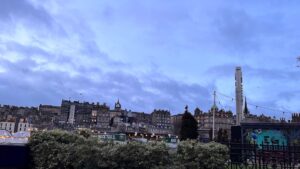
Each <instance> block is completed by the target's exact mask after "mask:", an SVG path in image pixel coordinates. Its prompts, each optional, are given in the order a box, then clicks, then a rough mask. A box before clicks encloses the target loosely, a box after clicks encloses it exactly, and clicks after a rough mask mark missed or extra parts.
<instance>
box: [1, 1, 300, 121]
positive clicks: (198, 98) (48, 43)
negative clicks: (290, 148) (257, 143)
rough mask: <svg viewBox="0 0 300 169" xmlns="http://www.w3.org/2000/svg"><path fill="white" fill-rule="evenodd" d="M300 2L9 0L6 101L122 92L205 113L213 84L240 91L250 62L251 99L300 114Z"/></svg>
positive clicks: (126, 103) (108, 97) (4, 10)
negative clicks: (237, 74)
mask: <svg viewBox="0 0 300 169" xmlns="http://www.w3.org/2000/svg"><path fill="white" fill-rule="evenodd" d="M299 3H300V2H299V1H288V2H286V1H279V0H272V1H248V2H245V1H234V0H233V1H221V0H220V1H218V0H215V1H209V2H208V1H199V0H197V1H196V0H195V1H193V0H191V1H179V0H172V1H171V0H144V1H138V0H120V1H111V0H97V1H96V0H94V1H92V0H87V1H81V0H64V1H59V0H51V1H50V0H45V1H38V0H24V1H19V0H2V1H1V5H0V94H1V95H0V103H1V104H14V105H25V106H37V105H39V104H40V103H42V104H54V105H59V104H60V102H61V99H69V98H71V99H72V100H81V101H82V100H86V101H90V102H101V103H103V102H106V103H108V104H109V105H111V106H113V104H114V102H115V101H116V100H117V99H118V98H120V101H121V103H122V104H123V107H124V108H127V109H131V110H136V111H145V112H151V111H152V110H153V109H155V108H156V109H159V108H161V109H168V110H170V111H171V112H172V113H173V114H176V113H180V112H182V111H183V110H184V106H185V105H186V104H187V105H189V107H190V109H191V110H193V109H194V108H195V107H196V106H198V107H200V108H201V109H202V110H205V111H206V110H208V109H209V108H210V107H211V105H212V93H213V91H214V90H217V91H219V92H220V93H223V94H225V95H228V96H231V97H234V70H235V67H236V66H242V70H243V75H244V94H245V96H246V97H247V100H248V102H249V103H251V104H255V105H261V106H266V107H271V108H274V109H278V111H270V110H266V109H261V108H256V107H255V106H249V109H250V110H251V111H252V112H254V113H256V114H260V113H264V114H267V115H271V116H278V117H280V116H282V111H286V112H287V113H288V112H294V111H300V108H299V106H298V105H299V99H300V87H299V84H300V68H297V67H296V66H297V61H296V57H297V56H299V55H300V38H299V37H300V29H299V26H300V25H299V22H298V19H299V17H300V12H299V10H298V9H297V7H298V6H299V5H300V4H299ZM217 102H218V106H219V107H220V108H225V109H231V110H233V111H234V112H235V106H234V105H235V104H234V102H232V100H231V99H228V98H226V97H223V96H221V95H218V97H217ZM285 116H287V117H288V115H287V114H286V115H285Z"/></svg>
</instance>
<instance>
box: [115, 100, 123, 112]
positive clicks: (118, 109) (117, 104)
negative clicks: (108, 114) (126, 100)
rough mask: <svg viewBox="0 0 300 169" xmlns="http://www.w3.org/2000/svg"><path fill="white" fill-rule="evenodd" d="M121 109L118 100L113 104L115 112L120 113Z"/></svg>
mask: <svg viewBox="0 0 300 169" xmlns="http://www.w3.org/2000/svg"><path fill="white" fill-rule="evenodd" d="M121 108H122V106H121V103H120V100H119V99H118V101H117V102H116V103H115V110H117V111H120V110H121Z"/></svg>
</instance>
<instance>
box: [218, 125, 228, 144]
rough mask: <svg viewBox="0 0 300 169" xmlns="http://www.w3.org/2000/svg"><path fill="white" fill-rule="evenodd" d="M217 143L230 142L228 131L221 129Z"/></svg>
mask: <svg viewBox="0 0 300 169" xmlns="http://www.w3.org/2000/svg"><path fill="white" fill-rule="evenodd" d="M216 141H217V142H219V143H227V142H228V133H227V130H226V129H222V128H220V129H219V130H218V135H217V140H216Z"/></svg>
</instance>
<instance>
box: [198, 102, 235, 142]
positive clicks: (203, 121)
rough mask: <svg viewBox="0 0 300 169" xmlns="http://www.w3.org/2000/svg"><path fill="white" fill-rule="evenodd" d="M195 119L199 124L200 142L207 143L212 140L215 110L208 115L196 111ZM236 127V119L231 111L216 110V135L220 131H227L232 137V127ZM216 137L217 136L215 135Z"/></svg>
mask: <svg viewBox="0 0 300 169" xmlns="http://www.w3.org/2000/svg"><path fill="white" fill-rule="evenodd" d="M194 117H195V119H196V120H197V122H198V132H199V138H200V140H203V141H207V140H209V139H210V137H211V136H210V135H211V133H210V132H211V131H212V128H213V110H212V109H211V110H209V111H208V112H207V113H205V112H202V111H199V110H197V109H196V110H195V114H194ZM233 125H234V117H233V114H232V112H231V111H225V110H223V109H220V110H219V109H218V108H216V113H215V133H217V132H218V131H219V130H220V129H223V130H226V131H227V133H228V136H230V133H231V132H230V131H231V126H233ZM215 136H216V135H215Z"/></svg>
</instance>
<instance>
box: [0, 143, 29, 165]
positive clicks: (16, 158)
mask: <svg viewBox="0 0 300 169" xmlns="http://www.w3.org/2000/svg"><path fill="white" fill-rule="evenodd" d="M28 165H29V147H28V146H26V145H0V168H8V169H11V168H14V169H19V168H20V169H26V168H28Z"/></svg>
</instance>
